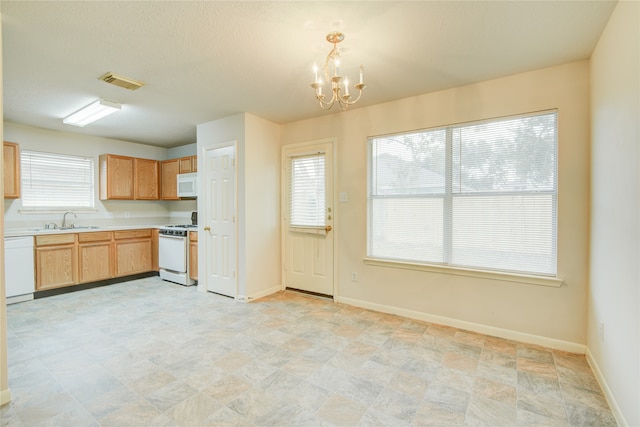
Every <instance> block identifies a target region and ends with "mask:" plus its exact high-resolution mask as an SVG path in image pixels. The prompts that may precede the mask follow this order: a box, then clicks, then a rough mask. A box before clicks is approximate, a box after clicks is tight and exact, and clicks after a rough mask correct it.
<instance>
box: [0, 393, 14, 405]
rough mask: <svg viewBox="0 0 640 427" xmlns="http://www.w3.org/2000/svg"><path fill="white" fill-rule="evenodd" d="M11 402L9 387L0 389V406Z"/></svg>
mask: <svg viewBox="0 0 640 427" xmlns="http://www.w3.org/2000/svg"><path fill="white" fill-rule="evenodd" d="M9 402H11V392H10V391H9V389H6V390H0V406H2V405H6V404H7V403H9Z"/></svg>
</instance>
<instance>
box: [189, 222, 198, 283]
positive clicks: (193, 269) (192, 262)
mask: <svg viewBox="0 0 640 427" xmlns="http://www.w3.org/2000/svg"><path fill="white" fill-rule="evenodd" d="M189 277H190V278H192V279H193V280H198V232H197V231H190V232H189Z"/></svg>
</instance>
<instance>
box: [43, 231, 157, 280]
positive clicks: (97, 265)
mask: <svg viewBox="0 0 640 427" xmlns="http://www.w3.org/2000/svg"><path fill="white" fill-rule="evenodd" d="M35 242H36V247H35V254H36V290H37V291H43V290H47V289H54V288H61V287H64V286H73V285H77V284H81V283H90V282H96V281H99V280H106V279H111V278H114V277H123V276H129V275H132V274H139V273H147V272H150V271H154V270H157V263H158V261H157V258H158V257H157V251H158V243H157V242H158V239H157V230H153V229H140V230H119V231H96V232H87V233H69V234H51V235H41V236H36V238H35Z"/></svg>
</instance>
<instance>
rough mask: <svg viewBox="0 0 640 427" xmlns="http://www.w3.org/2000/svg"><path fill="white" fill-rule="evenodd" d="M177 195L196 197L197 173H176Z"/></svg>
mask: <svg viewBox="0 0 640 427" xmlns="http://www.w3.org/2000/svg"><path fill="white" fill-rule="evenodd" d="M177 188H178V197H198V174H197V173H196V172H192V173H179V174H178V186H177Z"/></svg>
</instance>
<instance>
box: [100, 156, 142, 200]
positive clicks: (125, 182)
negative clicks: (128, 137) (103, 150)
mask: <svg viewBox="0 0 640 427" xmlns="http://www.w3.org/2000/svg"><path fill="white" fill-rule="evenodd" d="M133 198H134V159H133V157H127V156H118V155H115V154H103V155H101V156H100V200H112V199H115V200H133Z"/></svg>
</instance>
